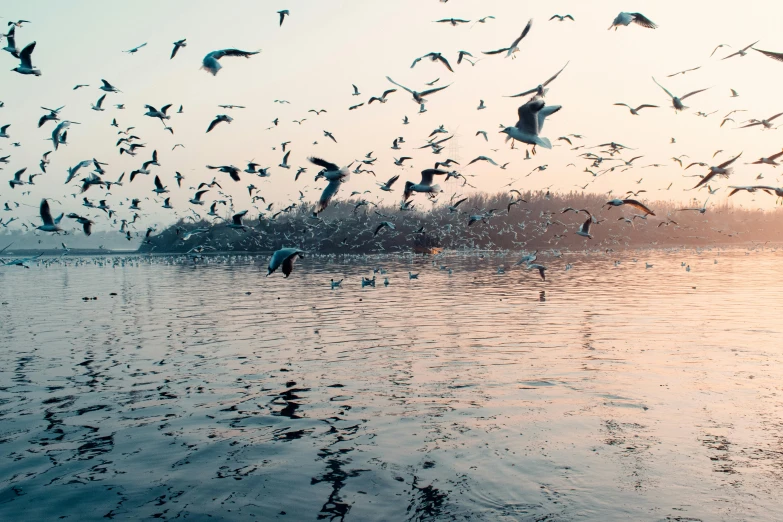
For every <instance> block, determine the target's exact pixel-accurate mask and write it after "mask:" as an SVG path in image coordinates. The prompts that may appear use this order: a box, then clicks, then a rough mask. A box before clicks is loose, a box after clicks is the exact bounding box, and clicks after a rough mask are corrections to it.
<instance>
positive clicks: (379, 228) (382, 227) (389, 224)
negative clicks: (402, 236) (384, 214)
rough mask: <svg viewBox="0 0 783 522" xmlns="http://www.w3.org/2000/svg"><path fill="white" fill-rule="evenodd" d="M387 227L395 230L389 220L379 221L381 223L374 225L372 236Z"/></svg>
mask: <svg viewBox="0 0 783 522" xmlns="http://www.w3.org/2000/svg"><path fill="white" fill-rule="evenodd" d="M384 228H389V229H391V230H396V227H395V226H394V223H391V222H389V221H381V224H380V225H378V226H377V227H375V232H374V233H373V237H375V236H377V235H378V233H379V232H380V231H381V230H382V229H384Z"/></svg>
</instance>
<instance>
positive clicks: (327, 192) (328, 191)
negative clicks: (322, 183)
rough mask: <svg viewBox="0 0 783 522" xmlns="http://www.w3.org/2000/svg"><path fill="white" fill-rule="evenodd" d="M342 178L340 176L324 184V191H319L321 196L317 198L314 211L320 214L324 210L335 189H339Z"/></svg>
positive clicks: (335, 191)
mask: <svg viewBox="0 0 783 522" xmlns="http://www.w3.org/2000/svg"><path fill="white" fill-rule="evenodd" d="M342 183H343V180H342V178H338V179H333V180H330V181H329V184H328V185H326V188H324V191H323V192H321V197H320V198H319V199H318V205H316V207H315V210H314V213H315V214H320V213H321V212H323V211H324V210H326V207H328V206H329V202H330V201H332V198H333V197H334V195H335V194H337V191H338V190H340V185H342Z"/></svg>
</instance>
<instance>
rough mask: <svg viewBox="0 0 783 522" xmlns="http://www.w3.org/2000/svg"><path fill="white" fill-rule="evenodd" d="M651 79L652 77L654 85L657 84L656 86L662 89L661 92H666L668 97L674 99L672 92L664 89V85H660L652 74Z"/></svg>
mask: <svg viewBox="0 0 783 522" xmlns="http://www.w3.org/2000/svg"><path fill="white" fill-rule="evenodd" d="M652 79H653V81H654V82H655V85H657V86H658V87H660V88H661V89H663V92H665V93H666V94H668V95H669V98H672V99H674V98H675V96H674V95H673V94H672V93H670V92H669V91H668V89H666V87H664V86H663V85H661V84H660V83H658V80H656V79H655V76H653V77H652Z"/></svg>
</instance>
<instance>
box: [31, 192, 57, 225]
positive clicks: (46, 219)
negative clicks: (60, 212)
mask: <svg viewBox="0 0 783 522" xmlns="http://www.w3.org/2000/svg"><path fill="white" fill-rule="evenodd" d="M40 214H41V220H42V221H43V225H41V226H39V227H35V228H36V229H37V230H41V231H43V232H60V231H62V229H61V228H60V227H59V226H57V224H55V222H54V219H53V218H52V212H51V210H49V202H48V201H47V200H46V198H44V199H42V200H41V208H40Z"/></svg>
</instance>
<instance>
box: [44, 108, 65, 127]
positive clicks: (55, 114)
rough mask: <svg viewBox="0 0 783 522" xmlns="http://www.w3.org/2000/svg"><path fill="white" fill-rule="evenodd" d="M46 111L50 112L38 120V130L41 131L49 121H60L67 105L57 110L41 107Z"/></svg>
mask: <svg viewBox="0 0 783 522" xmlns="http://www.w3.org/2000/svg"><path fill="white" fill-rule="evenodd" d="M41 108H42V109H43V110H45V111H49V114H44V115H43V116H41V117H40V119H39V120H38V128H39V129H40V128H41V127H42V126H43V125H44V124H45V123H46V122H47V121H60V117H59V114H60V111H61V110H63V109H64V108H65V105H63V106H62V107H59V108H57V109H47V108H46V107H41Z"/></svg>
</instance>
